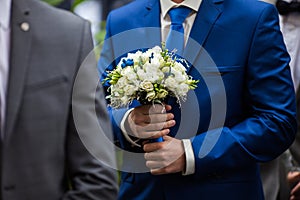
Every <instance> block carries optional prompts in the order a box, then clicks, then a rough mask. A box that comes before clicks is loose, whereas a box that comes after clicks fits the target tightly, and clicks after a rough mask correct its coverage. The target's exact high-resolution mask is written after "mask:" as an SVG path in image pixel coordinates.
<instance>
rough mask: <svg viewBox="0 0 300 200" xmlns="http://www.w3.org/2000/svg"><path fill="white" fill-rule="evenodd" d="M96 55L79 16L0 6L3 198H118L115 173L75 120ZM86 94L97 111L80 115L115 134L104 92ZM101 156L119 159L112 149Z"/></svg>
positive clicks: (19, 3)
mask: <svg viewBox="0 0 300 200" xmlns="http://www.w3.org/2000/svg"><path fill="white" fill-rule="evenodd" d="M92 49H93V45H92V39H91V34H90V26H89V23H88V22H86V21H84V20H82V19H80V18H79V17H77V16H75V15H73V14H71V13H68V12H66V11H63V10H59V9H56V8H53V7H51V6H49V5H47V4H45V3H43V2H41V1H37V0H12V1H10V0H0V111H1V112H0V113H1V115H0V125H1V128H0V133H1V157H0V166H1V167H0V170H1V172H0V174H1V192H0V199H2V200H19V199H30V200H38V199H39V200H41V199H42V200H62V199H64V200H67V199H80V200H82V199H91V200H92V199H93V200H99V199H111V200H113V199H115V198H116V194H117V189H118V188H117V183H116V174H115V171H114V170H112V169H111V168H109V167H108V166H107V165H105V164H104V163H103V162H101V161H100V160H99V159H96V158H95V157H94V156H92V155H91V153H90V152H89V151H88V149H87V148H88V147H87V146H86V144H85V145H84V144H83V142H82V141H81V140H80V137H79V133H78V132H77V129H78V128H79V127H78V126H77V125H76V124H75V120H74V117H73V114H74V109H72V106H74V104H72V90H73V84H74V82H75V78H76V75H77V71H78V70H79V66H80V65H81V63H82V61H83V60H84V59H85V58H86V56H87V55H88V53H89V52H90V51H91V50H92ZM87 72H88V71H87ZM88 73H89V72H88ZM88 73H87V74H86V75H89V74H88ZM91 81H92V80H91ZM91 81H86V82H85V83H84V84H86V85H91V84H93V83H91ZM96 87H97V86H96ZM86 90H87V95H86V96H83V97H82V100H84V102H89V101H92V102H93V104H92V105H88V104H84V105H82V106H84V107H85V108H86V110H84V111H83V112H80V113H79V115H81V114H82V115H83V116H88V117H87V120H88V121H87V122H89V123H88V124H89V125H90V124H91V123H97V124H98V123H99V124H101V125H102V126H104V127H103V128H104V129H105V130H107V133H109V130H110V123H109V119H108V117H107V114H106V105H105V100H104V97H103V95H102V90H101V87H98V90H97V95H96V96H97V98H96V99H94V98H92V97H93V93H94V91H90V89H89V88H88V87H87V89H86ZM76 106H79V107H80V106H81V105H80V104H79V102H78V104H76ZM90 107H92V108H93V109H95V108H96V112H97V114H98V118H97V117H95V118H94V117H92V116H91V111H90V110H91V109H89V108H90ZM77 109H78V107H77ZM77 114H78V113H77ZM98 121H99V122H98ZM85 134H87V135H86V136H87V137H89V135H90V134H91V135H92V133H89V132H88V133H85ZM94 152H97V153H99V154H103V155H105V156H107V157H110V158H111V160H112V162H113V160H114V153H113V148H112V147H109V146H105V147H103V146H99V149H95V150H94Z"/></svg>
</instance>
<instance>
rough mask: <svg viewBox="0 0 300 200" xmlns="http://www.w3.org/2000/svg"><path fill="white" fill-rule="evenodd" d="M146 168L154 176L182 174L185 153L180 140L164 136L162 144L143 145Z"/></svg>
mask: <svg viewBox="0 0 300 200" xmlns="http://www.w3.org/2000/svg"><path fill="white" fill-rule="evenodd" d="M144 151H145V152H146V153H145V159H146V166H147V167H148V168H149V169H150V171H151V173H152V174H154V175H160V174H171V173H177V172H182V171H183V170H184V169H185V164H186V163H185V152H184V147H183V143H182V141H181V140H178V139H176V138H172V137H169V136H164V142H156V143H148V144H145V145H144Z"/></svg>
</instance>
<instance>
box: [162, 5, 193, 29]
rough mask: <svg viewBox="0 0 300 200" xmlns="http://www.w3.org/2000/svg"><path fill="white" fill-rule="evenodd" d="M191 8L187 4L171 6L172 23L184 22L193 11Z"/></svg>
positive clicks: (169, 12)
mask: <svg viewBox="0 0 300 200" xmlns="http://www.w3.org/2000/svg"><path fill="white" fill-rule="evenodd" d="M191 11H192V10H191V9H190V8H188V7H186V6H179V7H176V8H171V9H170V10H169V11H168V14H169V16H170V18H171V23H172V24H174V25H175V24H180V25H181V24H182V23H183V22H184V20H185V18H186V17H187V16H188V15H189V14H190V13H191Z"/></svg>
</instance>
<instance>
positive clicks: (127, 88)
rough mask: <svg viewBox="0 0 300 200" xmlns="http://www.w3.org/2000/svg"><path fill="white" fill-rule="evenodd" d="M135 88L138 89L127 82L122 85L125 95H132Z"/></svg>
mask: <svg viewBox="0 0 300 200" xmlns="http://www.w3.org/2000/svg"><path fill="white" fill-rule="evenodd" d="M137 90H138V88H137V87H136V86H134V85H129V84H128V85H126V86H125V87H124V92H125V95H127V96H131V95H133V94H134V93H135V92H136V91H137Z"/></svg>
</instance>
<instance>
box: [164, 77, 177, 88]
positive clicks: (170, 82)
mask: <svg viewBox="0 0 300 200" xmlns="http://www.w3.org/2000/svg"><path fill="white" fill-rule="evenodd" d="M176 84H177V82H176V80H175V79H174V78H173V77H171V76H169V77H168V78H167V79H166V80H165V87H166V88H169V89H170V90H171V91H174V89H175V88H176Z"/></svg>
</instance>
